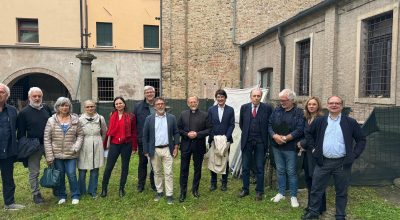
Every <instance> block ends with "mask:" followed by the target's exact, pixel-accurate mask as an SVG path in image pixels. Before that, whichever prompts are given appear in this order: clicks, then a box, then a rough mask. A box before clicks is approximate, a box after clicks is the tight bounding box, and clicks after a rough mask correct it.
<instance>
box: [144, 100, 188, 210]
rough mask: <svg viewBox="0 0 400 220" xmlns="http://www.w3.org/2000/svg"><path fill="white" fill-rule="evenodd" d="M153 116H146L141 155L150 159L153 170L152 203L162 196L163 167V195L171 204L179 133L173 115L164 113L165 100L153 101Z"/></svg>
mask: <svg viewBox="0 0 400 220" xmlns="http://www.w3.org/2000/svg"><path fill="white" fill-rule="evenodd" d="M154 109H155V111H156V112H155V114H151V115H149V116H147V118H146V121H145V123H144V128H143V138H142V140H143V153H144V155H145V156H146V157H147V156H149V157H150V161H151V164H152V166H153V170H154V182H155V185H156V188H157V193H156V196H155V198H154V201H159V200H160V199H161V197H162V196H163V182H162V180H163V176H162V170H163V167H164V177H165V194H166V196H167V203H168V204H172V203H173V197H172V195H173V189H174V187H173V177H174V175H173V166H172V165H173V163H174V159H173V158H175V157H176V156H177V155H178V147H179V139H180V137H179V131H178V127H177V123H176V118H175V116H174V115H171V114H169V113H166V112H165V100H164V99H163V98H156V99H155V100H154Z"/></svg>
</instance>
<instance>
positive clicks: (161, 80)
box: [159, 0, 163, 97]
mask: <svg viewBox="0 0 400 220" xmlns="http://www.w3.org/2000/svg"><path fill="white" fill-rule="evenodd" d="M162 5H163V1H162V0H161V1H160V18H159V19H160V28H159V30H160V90H159V91H160V97H162V94H163V88H162V85H163V83H162V82H163V74H162V72H163V71H162V60H163V53H162V51H163V50H162V20H163V19H162V9H163V7H162Z"/></svg>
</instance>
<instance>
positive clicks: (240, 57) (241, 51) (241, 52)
mask: <svg viewBox="0 0 400 220" xmlns="http://www.w3.org/2000/svg"><path fill="white" fill-rule="evenodd" d="M243 50H244V49H243V47H240V54H239V60H240V64H239V65H240V69H239V71H240V76H239V77H240V78H239V80H240V88H241V89H243V77H244V70H245V67H244V63H245V62H244V60H243V53H244V51H243Z"/></svg>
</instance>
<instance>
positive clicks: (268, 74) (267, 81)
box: [260, 68, 272, 99]
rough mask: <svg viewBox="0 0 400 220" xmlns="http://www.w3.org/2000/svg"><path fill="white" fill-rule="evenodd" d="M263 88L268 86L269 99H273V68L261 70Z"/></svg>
mask: <svg viewBox="0 0 400 220" xmlns="http://www.w3.org/2000/svg"><path fill="white" fill-rule="evenodd" d="M260 75H261V85H260V86H261V88H268V93H267V99H271V92H272V91H271V90H272V68H265V69H262V70H260Z"/></svg>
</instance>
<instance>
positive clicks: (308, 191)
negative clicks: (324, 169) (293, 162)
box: [303, 152, 326, 214]
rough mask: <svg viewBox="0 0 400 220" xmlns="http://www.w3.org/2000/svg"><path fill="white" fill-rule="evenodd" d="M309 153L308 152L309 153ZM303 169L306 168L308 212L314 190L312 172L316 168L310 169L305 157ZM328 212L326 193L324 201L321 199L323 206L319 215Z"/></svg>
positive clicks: (323, 196)
mask: <svg viewBox="0 0 400 220" xmlns="http://www.w3.org/2000/svg"><path fill="white" fill-rule="evenodd" d="M307 153H308V152H307ZM303 167H304V181H305V182H306V186H307V195H308V200H307V201H308V202H307V208H306V209H307V210H308V208H309V207H310V197H311V188H312V180H313V178H312V175H313V174H312V173H310V172H312V171H313V170H314V169H313V168H314V167H309V163H308V162H307V157H304V163H303ZM325 211H326V193H325V192H324V194H322V199H321V206H320V208H319V213H321V214H322V213H323V212H325Z"/></svg>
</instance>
